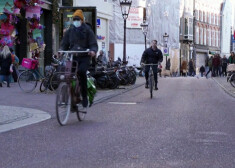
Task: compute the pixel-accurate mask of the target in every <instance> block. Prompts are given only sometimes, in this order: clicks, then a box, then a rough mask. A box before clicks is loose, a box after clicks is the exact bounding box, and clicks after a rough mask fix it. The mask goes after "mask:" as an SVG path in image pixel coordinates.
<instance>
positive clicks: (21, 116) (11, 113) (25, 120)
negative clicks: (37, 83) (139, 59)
mask: <svg viewBox="0 0 235 168" xmlns="http://www.w3.org/2000/svg"><path fill="white" fill-rule="evenodd" d="M144 81H145V80H144V78H143V77H138V78H137V80H136V83H135V85H129V86H120V87H119V88H118V89H114V90H110V89H105V90H98V91H97V95H96V96H95V99H94V105H95V104H98V103H101V102H103V101H104V100H107V99H110V98H112V97H114V96H117V95H120V94H122V93H124V92H127V91H129V90H131V89H134V88H137V87H139V86H142V85H143V84H144ZM0 96H1V97H0V104H1V105H0V133H2V132H6V131H10V130H12V129H16V128H20V127H24V126H27V125H31V124H35V123H38V122H42V121H45V120H48V119H50V118H53V117H52V116H53V115H55V114H54V110H51V109H53V107H49V108H48V111H47V112H45V111H44V110H38V109H37V108H38V106H39V105H38V103H35V102H42V104H43V103H44V104H45V102H47V101H48V100H49V101H51V102H49V103H48V104H51V103H52V102H53V103H54V101H52V100H51V99H52V98H53V99H54V97H55V94H54V93H53V92H48V93H47V94H45V93H40V91H39V88H36V89H35V91H34V92H33V93H30V94H28V93H23V92H22V91H21V90H19V86H18V84H17V83H12V84H11V88H6V86H4V87H3V88H0ZM8 96H9V99H6V97H8ZM45 98H48V100H45ZM12 99H13V100H12ZM9 100H11V101H13V102H15V101H17V102H16V103H15V104H14V105H12V104H10V106H9ZM29 101H30V102H29ZM31 101H32V102H31ZM2 104H5V105H2ZM48 104H45V106H48ZM29 105H30V106H31V108H28V107H29ZM53 105H54V104H53ZM19 106H23V107H19ZM49 111H50V112H49ZM52 111H53V112H52Z"/></svg>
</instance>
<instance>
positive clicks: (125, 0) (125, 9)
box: [119, 0, 132, 63]
mask: <svg viewBox="0 0 235 168" xmlns="http://www.w3.org/2000/svg"><path fill="white" fill-rule="evenodd" d="M119 2H120V6H121V11H122V17H123V19H124V42H123V59H122V60H123V63H126V19H127V18H128V15H129V12H130V7H131V4H132V0H119Z"/></svg>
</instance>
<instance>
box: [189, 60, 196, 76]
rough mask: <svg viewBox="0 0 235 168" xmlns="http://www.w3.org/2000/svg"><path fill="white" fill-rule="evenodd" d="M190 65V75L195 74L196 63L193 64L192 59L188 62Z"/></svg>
mask: <svg viewBox="0 0 235 168" xmlns="http://www.w3.org/2000/svg"><path fill="white" fill-rule="evenodd" d="M188 66H189V70H188V71H189V76H194V75H195V73H194V64H193V60H192V59H190V61H189V63H188Z"/></svg>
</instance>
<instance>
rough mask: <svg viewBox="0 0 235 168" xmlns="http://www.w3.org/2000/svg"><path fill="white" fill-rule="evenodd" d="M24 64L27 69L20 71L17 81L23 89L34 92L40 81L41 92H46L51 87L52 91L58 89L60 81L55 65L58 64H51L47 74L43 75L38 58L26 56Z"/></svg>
mask: <svg viewBox="0 0 235 168" xmlns="http://www.w3.org/2000/svg"><path fill="white" fill-rule="evenodd" d="M53 59H55V58H53ZM22 66H23V67H25V68H26V69H25V70H24V71H22V72H21V73H20V75H19V77H18V81H17V82H18V85H19V87H20V89H21V90H22V91H24V92H26V93H30V92H32V91H33V90H34V89H35V88H36V87H37V84H38V82H39V81H42V82H41V84H40V91H41V92H44V91H46V90H47V89H50V90H51V91H54V90H56V89H57V87H58V85H59V83H58V80H57V79H56V78H55V77H54V74H55V72H56V68H55V67H56V66H57V65H55V64H54V65H53V66H50V67H49V68H50V69H49V70H48V71H47V70H46V71H45V74H46V75H45V76H44V75H42V74H41V73H40V71H39V70H38V60H37V59H30V58H24V59H23V61H22ZM46 69H47V67H46Z"/></svg>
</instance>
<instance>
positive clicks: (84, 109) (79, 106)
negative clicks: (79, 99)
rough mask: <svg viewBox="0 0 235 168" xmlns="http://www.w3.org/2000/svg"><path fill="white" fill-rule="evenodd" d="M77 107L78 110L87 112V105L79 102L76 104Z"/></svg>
mask: <svg viewBox="0 0 235 168" xmlns="http://www.w3.org/2000/svg"><path fill="white" fill-rule="evenodd" d="M77 108H78V111H79V112H82V113H85V114H86V113H87V107H84V106H83V105H81V104H77Z"/></svg>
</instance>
